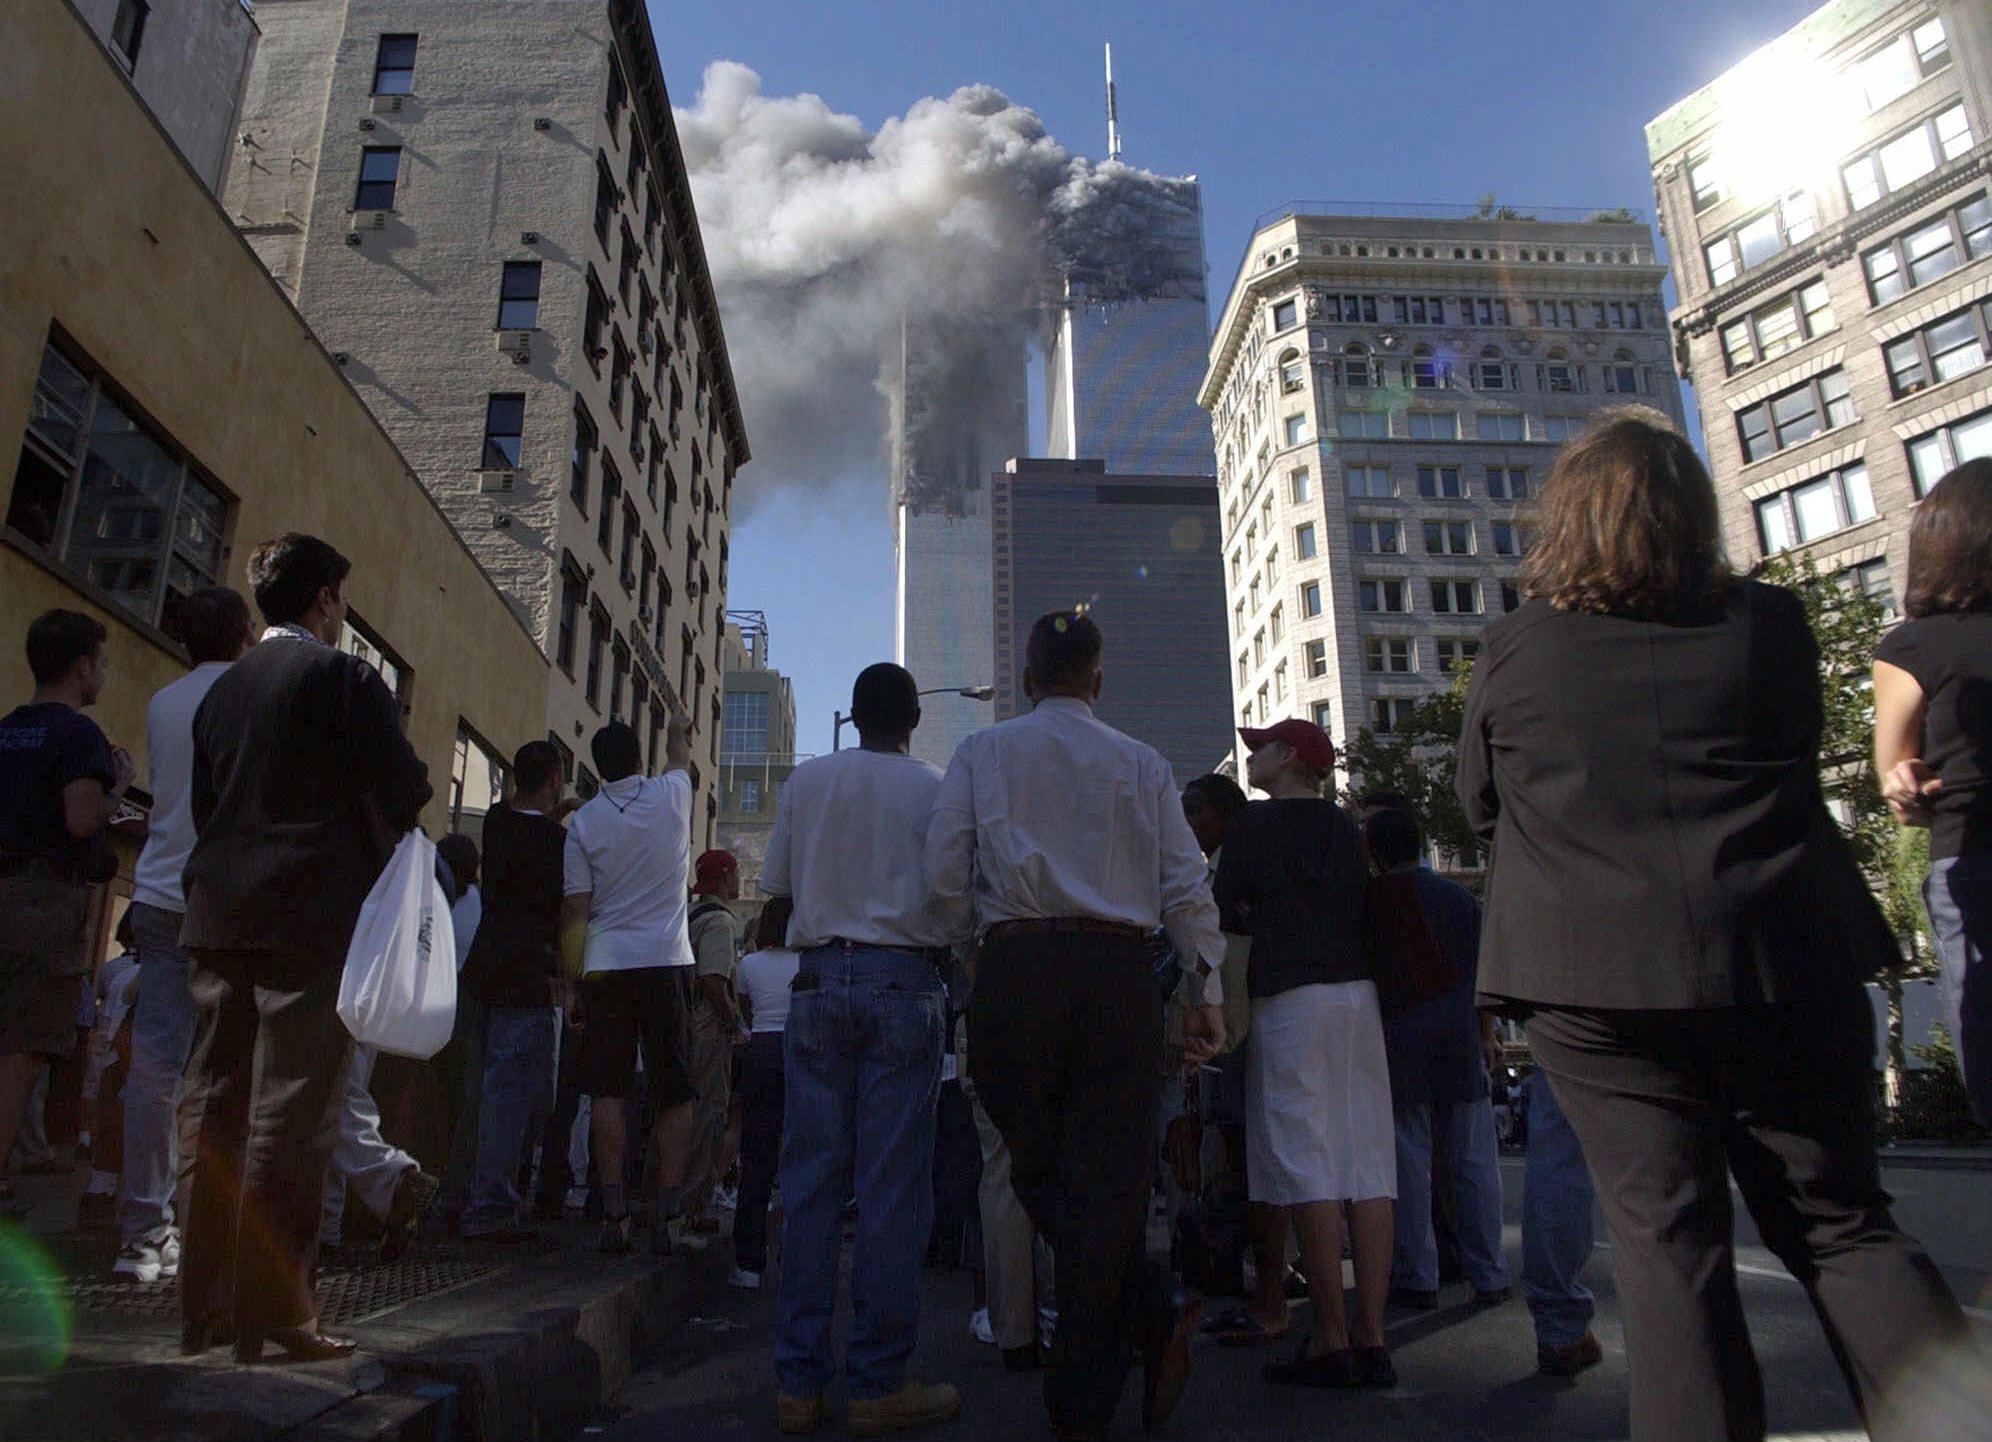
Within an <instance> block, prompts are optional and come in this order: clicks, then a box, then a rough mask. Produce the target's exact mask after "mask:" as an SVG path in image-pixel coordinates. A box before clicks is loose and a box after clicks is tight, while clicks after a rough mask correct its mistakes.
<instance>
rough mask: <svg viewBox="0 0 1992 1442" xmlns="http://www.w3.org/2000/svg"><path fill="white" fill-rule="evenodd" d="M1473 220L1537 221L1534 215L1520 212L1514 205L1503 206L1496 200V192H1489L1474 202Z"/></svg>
mask: <svg viewBox="0 0 1992 1442" xmlns="http://www.w3.org/2000/svg"><path fill="white" fill-rule="evenodd" d="M1473 218H1474V219H1475V220H1534V219H1535V217H1534V216H1533V215H1529V214H1527V213H1525V212H1523V211H1519V210H1517V209H1515V207H1514V206H1512V205H1503V204H1501V202H1500V201H1498V200H1496V199H1495V198H1494V192H1493V191H1491V190H1490V191H1488V192H1487V193H1486V194H1485V195H1483V196H1481V197H1480V199H1479V200H1477V201H1475V202H1474V205H1473Z"/></svg>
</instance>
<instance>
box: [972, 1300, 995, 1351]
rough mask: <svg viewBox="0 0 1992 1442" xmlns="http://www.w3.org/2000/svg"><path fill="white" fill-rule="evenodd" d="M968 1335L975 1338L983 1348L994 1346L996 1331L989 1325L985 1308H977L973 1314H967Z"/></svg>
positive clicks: (987, 1310) (987, 1311)
mask: <svg viewBox="0 0 1992 1442" xmlns="http://www.w3.org/2000/svg"><path fill="white" fill-rule="evenodd" d="M968 1335H969V1336H971V1337H973V1338H975V1340H976V1341H978V1342H980V1343H981V1344H982V1345H983V1346H985V1347H993V1346H995V1345H996V1330H995V1328H993V1327H991V1326H990V1325H989V1309H988V1308H987V1307H977V1308H976V1309H975V1311H974V1312H972V1313H970V1314H969V1318H968Z"/></svg>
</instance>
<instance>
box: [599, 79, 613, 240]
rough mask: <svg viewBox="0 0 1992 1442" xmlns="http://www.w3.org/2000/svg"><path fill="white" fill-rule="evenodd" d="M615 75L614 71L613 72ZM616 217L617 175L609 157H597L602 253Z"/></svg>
mask: <svg viewBox="0 0 1992 1442" xmlns="http://www.w3.org/2000/svg"><path fill="white" fill-rule="evenodd" d="M611 73H613V71H612V72H611ZM615 217H616V173H615V172H614V171H613V170H610V169H609V161H608V157H607V156H604V155H599V154H598V155H597V156H596V157H595V239H597V240H599V241H601V242H602V253H603V254H604V255H606V254H608V250H609V225H610V222H612V221H613V220H614V219H615Z"/></svg>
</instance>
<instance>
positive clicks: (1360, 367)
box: [1342, 341, 1377, 390]
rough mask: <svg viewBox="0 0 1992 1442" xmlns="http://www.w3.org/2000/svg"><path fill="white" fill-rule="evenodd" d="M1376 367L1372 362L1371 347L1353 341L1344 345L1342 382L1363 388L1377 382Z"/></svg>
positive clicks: (1352, 386)
mask: <svg viewBox="0 0 1992 1442" xmlns="http://www.w3.org/2000/svg"><path fill="white" fill-rule="evenodd" d="M1376 381H1377V377H1376V367H1375V366H1373V365H1372V364H1371V363H1370V353H1369V347H1368V346H1365V345H1363V344H1362V343H1361V342H1359V341H1351V342H1349V344H1347V345H1345V346H1343V347H1342V384H1343V385H1345V386H1348V387H1350V388H1351V389H1353V390H1363V389H1365V388H1367V387H1369V386H1373V385H1375V384H1376Z"/></svg>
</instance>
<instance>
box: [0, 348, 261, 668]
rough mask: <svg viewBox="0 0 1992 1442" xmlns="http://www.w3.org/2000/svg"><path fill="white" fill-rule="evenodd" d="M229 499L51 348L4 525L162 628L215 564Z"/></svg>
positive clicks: (207, 581) (173, 626) (170, 629)
mask: <svg viewBox="0 0 1992 1442" xmlns="http://www.w3.org/2000/svg"><path fill="white" fill-rule="evenodd" d="M228 512H229V502H228V500H227V498H226V497H225V496H224V495H223V494H222V493H221V491H220V490H219V488H217V487H216V486H215V485H214V484H213V483H212V482H211V481H209V480H208V479H207V477H206V476H204V475H202V474H201V472H200V471H199V470H198V469H196V468H195V467H194V466H193V465H192V464H191V463H190V462H189V461H188V460H187V459H186V458H185V457H184V456H183V455H181V454H180V453H179V452H178V451H177V450H175V449H174V448H173V447H172V446H171V445H170V443H169V442H168V441H167V440H166V439H165V437H164V436H162V435H160V434H159V433H158V432H156V431H154V430H153V429H152V428H151V427H150V426H149V425H147V424H146V423H145V422H143V421H141V420H140V419H138V417H137V416H136V415H135V414H134V413H133V412H132V411H130V410H129V409H127V408H126V406H125V405H124V403H123V402H122V401H121V400H119V399H118V398H116V397H114V396H112V395H111V394H110V392H109V391H108V389H107V388H106V386H105V385H104V383H103V380H102V378H101V377H99V376H97V375H95V374H93V373H91V372H90V371H88V370H87V369H86V368H85V367H84V366H83V365H82V364H81V363H80V362H78V361H74V360H71V359H70V358H69V357H68V356H66V355H64V354H63V353H62V352H61V351H59V350H57V349H56V348H55V347H54V346H48V347H46V348H45V349H44V350H43V351H42V362H41V372H40V374H39V375H38V376H37V377H36V379H35V390H34V399H33V402H32V403H31V407H30V409H29V412H28V429H27V434H26V435H25V437H24V438H23V442H22V446H21V458H20V465H19V467H18V469H17V470H16V472H15V477H14V489H13V493H12V495H11V496H10V498H9V500H8V504H7V526H8V528H9V529H11V530H13V531H15V532H16V533H18V534H19V535H21V536H23V537H25V538H26V539H27V540H30V541H32V542H34V543H35V544H36V545H38V546H40V547H42V548H44V549H45V550H46V551H48V552H49V553H50V554H51V555H52V556H54V557H56V558H59V559H60V562H61V564H62V565H63V566H64V567H65V568H66V569H67V570H69V571H72V572H74V573H75V574H77V575H80V576H82V577H84V578H85V579H87V580H88V581H89V582H90V583H91V584H92V585H94V586H96V587H97V589H98V590H100V591H103V592H104V593H106V594H107V595H108V596H109V598H110V600H111V601H112V602H114V603H115V604H116V605H118V606H120V607H122V608H123V609H124V610H126V611H129V612H131V613H132V614H133V615H134V616H136V617H138V618H139V619H140V620H141V621H144V622H146V623H148V624H150V625H154V626H157V627H159V628H160V629H161V630H163V631H165V632H166V633H167V634H169V635H172V634H175V633H176V632H177V630H178V627H179V614H180V605H181V603H182V602H183V601H184V600H185V599H186V598H187V596H189V595H190V594H192V593H193V592H195V591H198V590H200V589H201V588H202V587H204V586H212V585H214V584H215V582H216V581H217V579H218V578H219V577H220V575H221V572H222V549H221V548H222V543H223V538H224V535H225V532H226V530H227V525H228Z"/></svg>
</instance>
